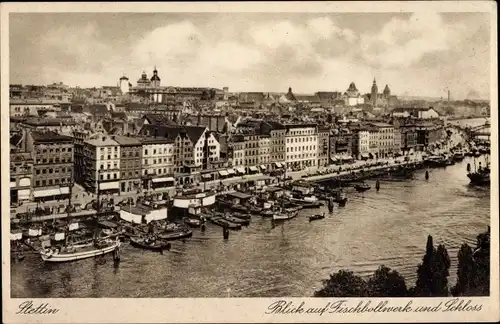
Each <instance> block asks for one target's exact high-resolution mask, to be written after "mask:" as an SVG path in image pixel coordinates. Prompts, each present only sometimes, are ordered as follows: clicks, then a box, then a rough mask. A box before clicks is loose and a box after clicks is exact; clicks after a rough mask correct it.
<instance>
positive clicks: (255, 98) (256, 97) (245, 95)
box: [238, 92, 265, 102]
mask: <svg viewBox="0 0 500 324" xmlns="http://www.w3.org/2000/svg"><path fill="white" fill-rule="evenodd" d="M264 99H265V95H264V93H263V92H241V93H240V95H239V97H238V100H239V101H240V102H262V101H263V100H264Z"/></svg>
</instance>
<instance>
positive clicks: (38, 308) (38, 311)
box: [16, 300, 59, 315]
mask: <svg viewBox="0 0 500 324" xmlns="http://www.w3.org/2000/svg"><path fill="white" fill-rule="evenodd" d="M57 312H59V309H58V308H52V307H50V305H49V304H48V303H42V304H34V303H33V301H32V300H28V301H25V302H22V303H21V304H20V305H19V311H18V312H17V313H16V315H50V314H56V313H57Z"/></svg>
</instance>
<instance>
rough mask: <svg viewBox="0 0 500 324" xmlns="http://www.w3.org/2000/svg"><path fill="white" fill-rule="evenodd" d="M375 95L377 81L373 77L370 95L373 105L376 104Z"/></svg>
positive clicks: (376, 92)
mask: <svg viewBox="0 0 500 324" xmlns="http://www.w3.org/2000/svg"><path fill="white" fill-rule="evenodd" d="M377 96H378V87H377V81H376V80H375V78H373V85H372V92H371V96H370V99H371V101H372V105H373V107H376V106H377Z"/></svg>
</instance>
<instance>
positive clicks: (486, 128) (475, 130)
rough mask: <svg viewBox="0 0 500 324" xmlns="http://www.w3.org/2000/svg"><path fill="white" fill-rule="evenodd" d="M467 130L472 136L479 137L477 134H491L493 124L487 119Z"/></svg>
mask: <svg viewBox="0 0 500 324" xmlns="http://www.w3.org/2000/svg"><path fill="white" fill-rule="evenodd" d="M466 132H467V133H468V134H469V135H470V136H471V137H477V136H488V137H489V136H491V125H490V123H489V121H486V123H484V124H483V125H478V126H474V127H470V128H467V129H466Z"/></svg>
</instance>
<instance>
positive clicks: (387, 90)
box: [384, 84, 391, 99]
mask: <svg viewBox="0 0 500 324" xmlns="http://www.w3.org/2000/svg"><path fill="white" fill-rule="evenodd" d="M390 96H391V89H389V85H387V84H386V85H385V88H384V98H385V99H389V97H390Z"/></svg>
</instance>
